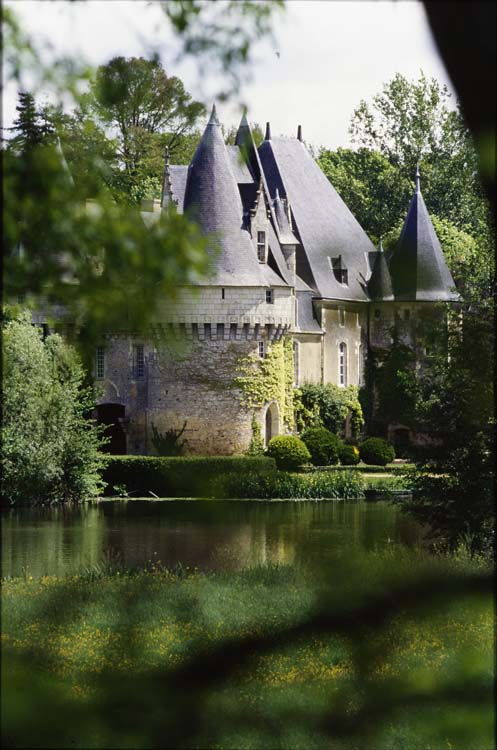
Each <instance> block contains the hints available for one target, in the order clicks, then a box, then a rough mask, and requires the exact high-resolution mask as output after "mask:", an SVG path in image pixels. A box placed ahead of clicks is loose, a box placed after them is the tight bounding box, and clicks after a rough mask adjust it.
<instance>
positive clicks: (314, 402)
mask: <svg viewBox="0 0 497 750" xmlns="http://www.w3.org/2000/svg"><path fill="white" fill-rule="evenodd" d="M296 406H297V409H296V411H297V427H298V429H299V431H302V430H305V429H307V428H308V427H321V426H323V427H326V429H327V430H330V431H331V432H333V433H336V434H337V435H343V434H344V430H345V420H346V419H347V417H349V418H350V428H351V432H352V436H353V437H358V435H359V433H360V431H361V429H362V426H363V424H364V418H363V413H362V408H361V404H360V403H359V398H358V388H357V386H355V385H349V386H347V387H346V388H341V387H339V386H337V385H334V384H333V383H325V384H323V385H321V384H316V383H306V384H304V385H302V386H301V387H300V388H299V389H298V391H297V393H296Z"/></svg>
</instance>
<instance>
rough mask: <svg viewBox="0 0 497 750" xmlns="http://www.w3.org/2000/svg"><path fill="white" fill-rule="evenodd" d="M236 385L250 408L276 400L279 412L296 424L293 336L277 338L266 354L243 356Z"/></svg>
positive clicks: (242, 400) (244, 402) (234, 384)
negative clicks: (263, 355)
mask: <svg viewBox="0 0 497 750" xmlns="http://www.w3.org/2000/svg"><path fill="white" fill-rule="evenodd" d="M236 369H237V372H239V373H240V374H239V375H238V376H237V377H236V378H235V379H234V380H233V386H234V387H235V388H239V389H240V390H241V392H242V396H241V399H240V400H241V402H242V403H243V404H244V405H245V406H248V407H250V408H253V409H256V408H261V407H262V406H264V404H267V403H268V402H270V401H277V402H278V406H279V409H280V415H281V418H282V420H283V422H284V423H285V425H286V427H287V428H288V429H289V430H291V429H293V427H294V424H295V416H294V404H293V340H292V338H291V337H290V336H287V337H285V338H283V339H280V341H275V342H274V343H272V344H271V345H270V346H268V350H267V353H266V356H265V357H264V358H261V357H259V356H258V355H257V354H255V353H252V354H249V355H247V356H245V357H240V359H239V360H238V361H237V367H236Z"/></svg>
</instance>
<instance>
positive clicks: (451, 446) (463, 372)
mask: <svg viewBox="0 0 497 750" xmlns="http://www.w3.org/2000/svg"><path fill="white" fill-rule="evenodd" d="M449 330H450V331H451V336H450V338H449V354H450V356H449V357H447V355H446V354H443V353H442V354H439V355H437V356H434V357H432V358H431V360H430V367H429V368H427V369H426V371H425V372H424V373H423V376H422V377H420V378H419V379H418V382H417V392H416V395H417V401H416V424H417V426H418V429H419V430H420V431H424V432H426V433H428V434H429V435H430V436H431V439H432V445H431V451H430V452H429V454H428V455H426V453H425V455H424V456H423V455H420V456H419V457H418V458H417V471H416V472H415V474H414V477H413V483H414V487H415V489H416V492H415V494H414V496H413V497H412V498H411V500H409V501H406V502H405V503H403V505H402V507H403V508H404V509H405V510H408V511H409V512H410V513H412V514H413V515H414V517H415V518H417V519H418V520H419V521H420V522H422V523H424V524H428V525H429V526H430V528H431V530H432V535H433V537H434V538H435V539H437V540H438V542H439V543H442V544H444V545H446V546H448V547H450V548H454V547H456V546H457V545H458V544H459V543H460V541H461V538H464V539H465V540H466V541H468V540H469V541H470V544H471V546H472V548H473V549H474V550H478V549H482V548H484V549H486V548H489V547H491V545H492V544H493V538H494V534H495V506H494V500H493V488H494V440H495V415H494V359H493V355H494V349H493V343H494V335H495V330H494V313H493V309H492V307H491V305H490V304H488V303H482V304H480V305H475V306H473V307H471V308H469V309H468V310H466V312H465V314H464V316H463V318H462V321H461V319H460V317H459V316H458V315H457V313H453V314H452V315H451V319H450V320H449Z"/></svg>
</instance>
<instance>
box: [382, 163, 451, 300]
mask: <svg viewBox="0 0 497 750" xmlns="http://www.w3.org/2000/svg"><path fill="white" fill-rule="evenodd" d="M390 274H391V277H392V283H393V291H394V294H395V299H396V300H409V301H411V300H425V301H430V302H436V301H451V300H457V299H459V295H458V294H457V292H456V290H455V284H454V280H453V278H452V276H451V273H450V271H449V269H448V267H447V263H446V261H445V258H444V255H443V252H442V248H441V247H440V242H439V240H438V237H437V235H436V233H435V229H434V228H433V224H432V223H431V219H430V216H429V214H428V210H427V208H426V205H425V202H424V200H423V196H422V195H421V190H420V189H419V174H418V175H416V190H415V192H414V195H413V197H412V200H411V204H410V206H409V210H408V212H407V217H406V220H405V222H404V227H403V229H402V234H401V235H400V239H399V242H398V243H397V246H396V248H395V250H394V252H393V254H392V257H391V260H390Z"/></svg>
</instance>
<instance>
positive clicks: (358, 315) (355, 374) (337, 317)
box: [321, 305, 366, 385]
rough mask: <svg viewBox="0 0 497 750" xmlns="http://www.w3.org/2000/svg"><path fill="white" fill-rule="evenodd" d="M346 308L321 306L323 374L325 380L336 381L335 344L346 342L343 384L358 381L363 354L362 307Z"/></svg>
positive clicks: (337, 376)
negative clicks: (345, 373)
mask: <svg viewBox="0 0 497 750" xmlns="http://www.w3.org/2000/svg"><path fill="white" fill-rule="evenodd" d="M365 307H366V306H365V305H364V306H363V307H362V308H358V307H351V306H349V307H347V306H346V305H340V306H337V307H333V308H332V307H330V308H325V309H323V310H322V323H321V325H322V327H323V328H324V329H325V331H326V333H325V336H324V362H323V375H324V382H325V383H334V384H335V385H340V383H339V346H340V344H341V343H342V342H343V343H345V344H346V345H347V383H346V384H347V385H360V384H361V383H362V378H363V373H362V372H361V369H362V368H363V362H364V359H365V353H366V338H365V331H366V309H365Z"/></svg>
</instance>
